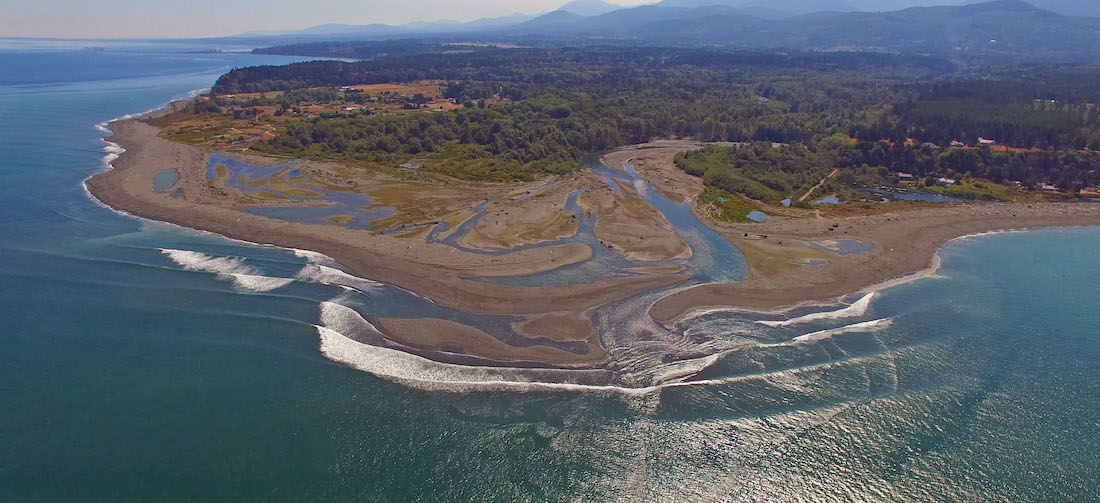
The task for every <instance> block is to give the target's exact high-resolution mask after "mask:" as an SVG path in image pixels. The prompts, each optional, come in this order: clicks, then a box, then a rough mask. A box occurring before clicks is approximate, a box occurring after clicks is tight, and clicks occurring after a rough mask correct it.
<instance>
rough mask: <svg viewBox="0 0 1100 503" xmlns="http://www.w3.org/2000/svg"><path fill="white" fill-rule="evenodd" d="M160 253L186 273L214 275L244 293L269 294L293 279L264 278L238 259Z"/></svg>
mask: <svg viewBox="0 0 1100 503" xmlns="http://www.w3.org/2000/svg"><path fill="white" fill-rule="evenodd" d="M160 251H161V253H163V254H165V255H166V256H168V258H169V259H171V260H172V261H173V262H175V263H176V264H178V265H179V266H180V267H182V268H184V269H185V270H188V271H199V272H209V273H214V274H215V275H216V276H217V277H218V278H219V279H223V280H227V281H230V282H232V283H233V286H234V287H235V288H236V289H238V290H241V291H246V292H269V291H271V290H275V289H277V288H282V287H284V286H286V285H288V284H290V283H291V282H293V281H294V279H293V278H274V277H270V276H264V275H263V274H262V273H261V271H260V270H258V269H256V268H254V267H251V266H249V265H247V264H245V263H244V259H243V258H239V257H215V256H212V255H206V254H205V253H199V252H195V251H189V250H172V249H167V248H161V250H160Z"/></svg>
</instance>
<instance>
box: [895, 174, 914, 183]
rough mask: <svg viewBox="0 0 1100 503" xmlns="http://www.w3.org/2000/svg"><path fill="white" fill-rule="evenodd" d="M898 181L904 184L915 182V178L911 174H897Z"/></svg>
mask: <svg viewBox="0 0 1100 503" xmlns="http://www.w3.org/2000/svg"><path fill="white" fill-rule="evenodd" d="M898 179H900V180H902V181H905V182H911V181H913V180H916V177H914V176H913V174H912V173H898Z"/></svg>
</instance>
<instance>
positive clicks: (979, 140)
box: [978, 136, 997, 145]
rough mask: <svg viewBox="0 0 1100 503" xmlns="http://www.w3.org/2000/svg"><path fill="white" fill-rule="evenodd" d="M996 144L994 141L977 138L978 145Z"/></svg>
mask: <svg viewBox="0 0 1100 503" xmlns="http://www.w3.org/2000/svg"><path fill="white" fill-rule="evenodd" d="M996 144H997V142H996V141H995V140H990V139H989V138H982V137H981V136H979V137H978V145H996Z"/></svg>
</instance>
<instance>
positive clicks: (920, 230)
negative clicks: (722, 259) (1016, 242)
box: [650, 202, 1100, 322]
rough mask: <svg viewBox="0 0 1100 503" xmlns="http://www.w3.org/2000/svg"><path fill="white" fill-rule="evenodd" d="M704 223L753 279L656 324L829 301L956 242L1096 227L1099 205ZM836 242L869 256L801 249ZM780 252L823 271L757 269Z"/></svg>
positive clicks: (683, 297)
mask: <svg viewBox="0 0 1100 503" xmlns="http://www.w3.org/2000/svg"><path fill="white" fill-rule="evenodd" d="M704 222H705V223H707V224H708V225H710V226H712V227H713V228H715V229H716V230H719V231H720V232H722V233H723V234H724V235H726V236H727V237H729V238H730V239H731V240H733V242H734V244H736V245H738V246H739V247H740V248H741V249H742V250H745V251H748V252H749V253H746V255H747V256H748V257H749V259H750V261H749V262H750V265H751V266H752V267H753V272H752V273H751V274H750V277H749V278H748V280H746V281H744V282H740V283H736V284H710V285H701V286H697V287H694V288H690V289H687V290H684V291H681V292H678V293H676V294H673V295H670V296H668V297H665V298H663V299H661V300H660V301H658V302H657V303H656V304H654V306H653V308H652V309H651V310H650V315H651V316H653V318H654V319H656V320H658V321H661V322H670V321H673V320H675V319H676V318H679V317H680V316H683V315H684V314H687V313H689V312H691V311H693V310H698V309H705V308H712V307H726V306H736V307H743V308H748V309H759V310H770V309H777V308H783V307H787V306H792V305H796V304H802V303H807V302H827V301H831V300H834V299H836V298H838V297H840V296H843V295H846V294H850V293H854V292H858V291H860V290H861V289H863V288H866V287H869V286H872V285H875V284H878V283H882V282H885V281H889V280H892V279H897V278H900V277H903V276H905V275H907V274H912V273H915V272H919V271H922V270H924V269H927V268H928V267H930V266H931V265H932V263H933V259H934V257H935V256H936V253H937V252H938V251H939V249H940V247H941V246H943V244H944V243H946V242H947V241H950V240H952V239H955V238H958V237H960V236H966V235H970V234H977V233H982V232H991V231H998V230H1009V229H1026V228H1037V227H1060V226H1092V225H1100V204H1095V203H1077V202H1071V203H1043V204H1013V203H968V204H951V205H941V206H938V207H925V208H921V209H907V210H905V211H899V212H895V213H884V214H878V215H873V216H854V217H848V218H835V219H829V218H816V219H773V220H771V221H768V222H766V223H763V224H717V223H715V222H712V221H704ZM745 234H748V237H746V236H745ZM765 236H766V237H765ZM837 239H856V240H859V241H863V242H865V243H870V244H873V245H874V246H875V250H874V251H872V252H870V253H866V254H857V255H848V256H844V257H841V256H837V255H835V254H831V253H827V252H826V253H822V252H821V251H820V250H818V249H817V248H811V247H808V246H807V244H808V243H810V242H819V243H820V242H826V241H830V240H837ZM750 247H751V250H750ZM761 249H762V250H761ZM784 252H785V253H791V254H792V255H795V256H805V257H806V258H810V259H814V258H817V259H824V260H826V261H827V263H825V264H823V265H818V266H813V267H798V268H776V267H774V266H772V267H767V265H766V264H765V267H763V268H761V267H760V266H761V263H764V262H766V258H767V257H768V256H769V255H771V256H774V255H775V254H776V253H784ZM754 255H761V256H758V257H754ZM754 258H755V260H754Z"/></svg>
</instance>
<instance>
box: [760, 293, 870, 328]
mask: <svg viewBox="0 0 1100 503" xmlns="http://www.w3.org/2000/svg"><path fill="white" fill-rule="evenodd" d="M876 295H878V292H871V293H868V294H867V295H864V296H863V297H862V298H860V299H859V300H857V301H855V302H853V303H852V304H851V305H849V306H846V307H843V308H841V309H837V310H836V311H826V312H823V313H810V314H807V315H804V316H799V317H797V318H791V319H789V320H779V321H759V322H757V323H760V324H761V325H767V326H769V327H787V326H791V325H802V324H805V323H812V322H815V321H821V320H836V319H841V318H855V317H857V316H863V315H864V314H866V313H867V309H868V308H870V307H871V301H872V300H874V299H875V296H876Z"/></svg>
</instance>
